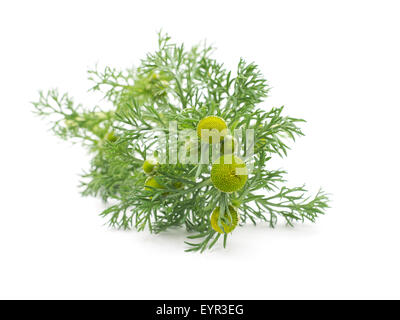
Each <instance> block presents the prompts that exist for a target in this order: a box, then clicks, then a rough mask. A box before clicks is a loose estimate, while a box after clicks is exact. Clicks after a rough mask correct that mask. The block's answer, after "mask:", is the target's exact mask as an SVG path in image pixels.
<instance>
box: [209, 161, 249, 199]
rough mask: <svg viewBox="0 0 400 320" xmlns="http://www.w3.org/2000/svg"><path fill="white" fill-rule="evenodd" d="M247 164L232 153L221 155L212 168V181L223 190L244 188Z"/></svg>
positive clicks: (229, 190) (228, 191)
mask: <svg viewBox="0 0 400 320" xmlns="http://www.w3.org/2000/svg"><path fill="white" fill-rule="evenodd" d="M247 175H248V171H247V167H246V164H245V163H244V162H243V161H242V160H241V159H240V158H238V157H236V156H234V155H232V154H226V155H223V156H221V157H219V158H218V159H217V160H216V161H215V162H214V163H213V165H212V168H211V181H212V183H213V184H214V187H216V188H217V189H218V190H220V191H222V192H227V193H231V192H235V191H238V190H240V189H242V188H243V186H244V185H245V183H246V181H247Z"/></svg>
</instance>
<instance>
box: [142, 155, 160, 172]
mask: <svg viewBox="0 0 400 320" xmlns="http://www.w3.org/2000/svg"><path fill="white" fill-rule="evenodd" d="M157 165H158V161H157V159H155V158H149V159H146V160H145V161H144V162H143V171H144V172H145V173H147V174H152V173H153V172H154V171H155V170H156V167H157Z"/></svg>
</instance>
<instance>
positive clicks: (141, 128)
mask: <svg viewBox="0 0 400 320" xmlns="http://www.w3.org/2000/svg"><path fill="white" fill-rule="evenodd" d="M213 51H214V48H213V47H211V46H208V45H205V44H202V45H197V46H194V47H192V48H190V49H188V50H187V49H186V48H185V47H184V45H183V44H182V45H177V44H175V43H173V42H172V41H171V38H170V37H169V36H168V35H167V34H162V33H159V37H158V49H157V50H156V51H155V52H154V53H149V54H147V56H146V58H144V59H143V60H142V61H141V63H140V65H139V67H138V68H136V69H134V70H123V71H120V70H116V69H114V68H110V67H106V68H105V69H104V70H101V71H99V70H98V68H97V67H96V68H95V69H93V70H89V72H88V73H89V79H90V80H91V81H92V82H93V86H92V87H91V89H90V91H93V92H101V93H102V94H103V96H104V99H105V100H106V101H108V102H111V104H112V105H113V109H112V110H109V109H108V110H106V109H102V108H101V107H99V106H95V107H93V108H85V107H83V106H82V105H79V104H78V105H77V104H75V103H74V101H73V99H72V98H71V97H70V96H69V95H68V94H60V93H59V91H58V90H50V91H48V92H47V93H44V92H40V94H39V99H38V101H37V102H34V103H33V105H34V108H35V112H36V113H37V114H38V115H39V116H42V117H45V118H47V119H49V121H50V123H51V129H52V131H53V132H54V134H56V135H57V136H59V137H61V138H62V139H66V140H71V141H73V142H80V143H82V144H83V145H84V146H85V147H87V148H88V149H89V150H90V152H91V153H92V155H93V158H92V161H91V165H90V169H89V170H88V171H87V172H84V173H83V174H82V182H81V188H82V194H83V195H85V196H99V197H101V198H102V199H104V200H105V201H109V202H111V203H113V204H112V205H110V206H109V207H108V208H107V209H105V210H104V211H103V212H102V213H101V216H103V217H105V218H106V219H108V222H109V224H110V226H112V227H115V228H122V229H130V228H136V229H137V230H139V231H142V230H145V229H148V230H150V232H154V233H159V232H163V231H165V230H167V229H169V228H174V227H182V226H184V227H185V228H186V229H187V231H188V232H189V233H190V234H189V235H188V241H186V243H187V245H188V249H187V251H200V252H203V251H204V250H206V249H210V248H212V247H213V246H214V245H215V244H216V243H217V242H218V240H222V241H223V245H224V247H225V246H226V242H227V238H228V233H224V232H223V233H221V232H220V230H223V226H224V225H225V226H226V225H230V224H231V223H232V221H233V217H232V214H236V213H237V215H238V220H239V223H240V225H243V224H245V223H246V221H248V220H249V221H251V222H252V223H254V224H256V223H257V222H258V221H265V222H268V223H269V225H270V226H271V227H274V226H275V225H276V224H277V222H278V218H279V217H282V218H283V219H284V221H285V222H286V223H287V224H288V225H290V226H293V225H294V223H296V222H304V221H306V220H308V221H311V222H315V220H316V218H317V217H318V216H319V215H322V214H324V213H325V211H326V209H327V208H328V197H327V195H326V193H324V192H323V191H319V192H318V193H317V194H316V195H315V196H313V197H310V196H308V195H307V194H308V192H307V190H306V189H305V187H304V186H301V187H293V188H289V187H286V186H282V184H283V183H284V182H285V178H284V176H285V174H286V172H285V171H282V170H274V169H273V168H271V167H270V165H269V163H268V161H269V160H270V159H271V157H273V156H274V155H277V156H279V157H284V156H286V155H287V152H288V150H289V146H288V143H289V142H290V140H293V141H294V140H295V138H296V137H298V136H302V135H303V133H302V131H301V129H300V128H299V125H300V124H301V123H302V122H304V120H302V119H296V118H291V117H288V116H285V115H284V110H283V107H278V108H271V109H269V110H266V109H265V108H263V107H261V106H260V105H261V104H262V103H263V102H264V99H265V98H266V97H267V96H268V93H269V86H268V83H267V81H266V80H265V79H264V78H263V76H262V74H261V73H260V71H259V69H258V67H257V66H256V65H255V64H254V63H247V62H245V61H244V60H243V59H241V60H240V61H239V63H238V65H237V70H235V71H234V72H232V71H228V70H226V69H225V68H224V66H223V64H222V63H219V62H217V61H216V60H215V59H213V58H212V52H213ZM211 115H213V116H218V117H220V118H222V119H223V120H224V121H225V122H226V124H227V126H228V127H229V129H230V130H234V129H241V130H247V129H252V130H254V136H255V140H254V141H255V144H254V146H253V147H254V154H253V155H252V156H251V158H250V159H247V160H246V161H251V162H252V163H253V166H254V169H253V171H252V172H251V173H250V174H249V176H248V179H247V181H246V184H245V185H244V187H243V188H241V189H240V190H237V191H235V192H232V193H225V192H221V191H220V190H218V189H217V188H216V187H215V186H214V185H213V183H212V181H211V178H210V171H211V165H204V164H190V163H189V164H185V163H181V162H179V161H178V163H176V164H163V163H160V164H157V165H155V166H154V173H152V174H151V178H154V180H153V181H152V184H153V185H151V184H149V183H148V181H149V180H148V179H149V176H148V174H146V173H145V172H144V171H143V169H142V166H143V163H144V161H145V160H146V159H148V158H149V157H150V156H152V157H157V151H156V148H157V146H156V139H155V138H156V137H155V134H154V129H155V128H159V130H160V131H161V132H164V133H165V134H167V135H168V134H169V132H168V126H169V124H170V123H171V122H172V121H174V122H176V123H177V126H178V129H179V130H185V129H192V130H196V127H197V125H198V123H199V121H200V120H202V119H204V118H205V117H207V116H211ZM216 207H219V213H218V214H219V217H218V224H219V226H220V228H218V230H217V231H219V232H217V231H216V230H215V228H213V227H212V225H211V223H210V219H211V214H212V213H213V211H214V209H215V208H216ZM228 208H230V209H228ZM232 208H234V210H233V209H232ZM235 221H236V220H235ZM231 226H232V225H231ZM234 227H236V225H234V226H232V228H230V229H233V228H234Z"/></svg>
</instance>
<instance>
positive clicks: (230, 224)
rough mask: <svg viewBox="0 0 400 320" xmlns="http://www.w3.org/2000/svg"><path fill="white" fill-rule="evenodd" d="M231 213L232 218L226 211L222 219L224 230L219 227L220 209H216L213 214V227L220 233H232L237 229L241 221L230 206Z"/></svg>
mask: <svg viewBox="0 0 400 320" xmlns="http://www.w3.org/2000/svg"><path fill="white" fill-rule="evenodd" d="M229 213H230V216H229V214H228V212H226V211H225V213H224V216H223V217H221V225H222V228H221V227H220V226H219V225H218V218H219V216H220V208H219V207H216V208H215V209H214V211H213V213H212V214H211V227H212V228H213V229H214V230H215V231H217V232H218V233H230V232H232V231H233V230H234V229H235V228H236V226H237V224H238V221H239V215H238V213H237V211H236V209H235V208H234V207H233V206H229ZM222 229H223V230H222Z"/></svg>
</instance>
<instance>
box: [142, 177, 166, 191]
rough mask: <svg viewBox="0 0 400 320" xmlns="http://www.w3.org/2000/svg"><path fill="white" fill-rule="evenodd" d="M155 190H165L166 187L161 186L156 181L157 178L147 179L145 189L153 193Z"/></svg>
mask: <svg viewBox="0 0 400 320" xmlns="http://www.w3.org/2000/svg"><path fill="white" fill-rule="evenodd" d="M153 188H155V189H165V187H164V186H163V185H161V184H159V183H158V182H157V180H156V178H155V177H149V178H147V180H146V182H145V183H144V189H145V190H147V191H151V190H153Z"/></svg>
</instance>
